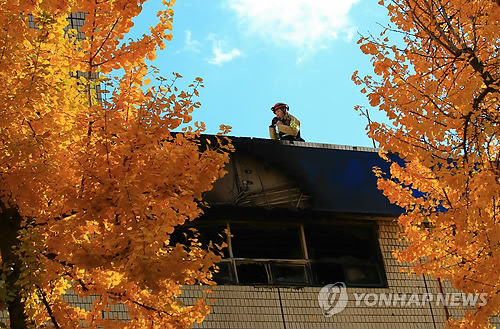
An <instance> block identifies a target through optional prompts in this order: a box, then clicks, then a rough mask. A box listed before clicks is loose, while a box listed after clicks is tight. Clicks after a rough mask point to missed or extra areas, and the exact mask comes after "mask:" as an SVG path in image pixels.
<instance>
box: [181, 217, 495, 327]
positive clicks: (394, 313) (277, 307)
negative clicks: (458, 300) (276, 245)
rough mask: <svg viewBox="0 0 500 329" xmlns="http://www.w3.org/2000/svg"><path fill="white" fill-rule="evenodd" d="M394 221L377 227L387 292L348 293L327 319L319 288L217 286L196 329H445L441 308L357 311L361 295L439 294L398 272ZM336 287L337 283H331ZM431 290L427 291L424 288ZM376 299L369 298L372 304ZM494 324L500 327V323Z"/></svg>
mask: <svg viewBox="0 0 500 329" xmlns="http://www.w3.org/2000/svg"><path fill="white" fill-rule="evenodd" d="M397 229H398V227H397V225H396V223H394V222H389V221H380V222H379V232H380V235H379V241H380V247H381V250H382V254H383V257H384V263H385V269H386V273H387V281H388V288H347V293H348V297H349V300H348V303H347V306H346V308H345V309H344V310H343V311H342V312H340V313H338V314H335V315H333V316H331V317H325V316H324V315H323V313H322V309H321V308H320V307H319V304H318V293H319V291H320V289H321V287H302V288H291V287H288V288H287V287H280V288H276V287H253V286H229V285H226V286H222V285H221V286H218V287H216V288H215V295H214V297H213V299H212V301H211V305H212V311H211V314H210V315H208V316H207V318H206V319H205V321H204V322H203V323H201V324H197V325H196V326H195V327H198V328H287V329H290V328H342V329H358V328H359V329H361V328H363V329H365V328H366V329H368V328H373V329H375V328H376V329H378V328H380V329H391V328H394V329H396V328H398V329H410V328H426V329H427V328H429V329H434V328H443V327H444V323H445V321H446V316H445V310H444V307H443V306H442V305H439V306H436V305H435V303H431V304H429V303H425V304H423V303H419V304H423V305H422V306H417V305H411V306H409V307H401V306H400V305H401V303H398V305H399V306H396V307H393V306H392V304H391V306H385V304H383V305H382V306H365V305H364V303H363V302H361V303H360V305H359V306H356V299H355V297H354V294H358V296H359V294H362V293H376V294H379V293H387V294H388V293H393V294H394V293H398V294H403V293H406V294H407V299H406V301H408V300H409V296H410V295H411V294H412V293H417V294H425V293H430V294H434V295H436V294H438V293H439V292H440V289H439V285H438V282H437V280H435V279H432V278H429V277H426V278H425V279H424V278H422V277H418V278H417V277H415V276H414V275H410V276H409V275H408V274H406V273H401V272H400V266H399V265H398V263H397V262H396V260H394V258H393V256H392V251H393V250H395V249H398V248H399V247H400V246H401V245H400V242H399V241H398V240H397V239H395V238H394V236H395V234H396V232H397ZM332 283H335V282H332ZM426 286H427V287H426ZM443 289H444V293H445V294H446V293H453V292H455V291H454V290H452V289H451V287H450V285H449V284H446V283H443ZM184 294H185V302H186V303H191V302H194V300H195V299H196V297H198V296H201V294H200V293H199V289H198V288H195V287H187V288H186V291H185V293H184ZM372 300H373V299H371V301H372ZM448 312H449V314H450V315H451V316H452V317H457V318H459V317H461V316H462V315H463V310H460V309H458V308H457V307H448ZM494 322H495V323H497V325H498V324H500V321H498V318H497V320H496V321H494Z"/></svg>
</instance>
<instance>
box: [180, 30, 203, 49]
mask: <svg viewBox="0 0 500 329" xmlns="http://www.w3.org/2000/svg"><path fill="white" fill-rule="evenodd" d="M184 33H185V35H186V37H185V38H184V48H183V50H186V51H192V52H196V53H199V52H200V47H201V42H199V41H198V40H193V38H192V35H191V31H189V30H186V31H184Z"/></svg>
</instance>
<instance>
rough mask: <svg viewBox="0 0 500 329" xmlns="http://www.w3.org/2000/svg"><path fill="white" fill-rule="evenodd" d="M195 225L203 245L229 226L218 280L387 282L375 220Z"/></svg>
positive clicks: (357, 284)
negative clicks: (326, 222) (323, 222)
mask: <svg viewBox="0 0 500 329" xmlns="http://www.w3.org/2000/svg"><path fill="white" fill-rule="evenodd" d="M197 228H198V231H199V232H200V237H199V240H200V241H201V242H202V244H203V245H204V246H206V245H208V241H209V240H212V241H214V242H215V241H218V242H217V243H220V242H221V237H220V233H221V232H223V231H224V229H226V228H228V229H229V230H230V232H231V236H230V237H225V239H227V240H226V242H227V244H228V246H229V247H228V248H227V249H226V250H224V258H223V259H222V261H221V262H220V263H219V264H218V266H219V272H218V273H216V274H215V280H216V281H217V283H219V284H243V285H298V286H305V285H325V284H328V283H335V282H345V283H346V285H347V286H351V287H361V286H366V287H385V286H386V285H387V283H386V278H385V272H384V266H383V261H382V256H381V253H380V247H379V243H378V236H377V225H376V224H375V223H366V222H360V223H357V224H352V223H342V224H340V223H336V224H302V223H295V224H283V223H276V222H265V223H264V222H244V223H243V222H226V223H224V224H221V223H217V224H213V225H210V223H209V222H206V223H204V225H200V226H199V227H197ZM179 232H182V233H176V234H177V236H182V238H184V239H185V238H186V236H189V234H188V235H186V234H185V233H184V232H183V231H182V230H179Z"/></svg>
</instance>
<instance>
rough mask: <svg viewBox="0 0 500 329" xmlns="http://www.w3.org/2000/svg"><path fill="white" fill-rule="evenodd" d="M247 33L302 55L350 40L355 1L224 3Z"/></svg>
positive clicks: (247, 0) (235, 0)
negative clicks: (290, 47)
mask: <svg viewBox="0 0 500 329" xmlns="http://www.w3.org/2000/svg"><path fill="white" fill-rule="evenodd" d="M226 1H227V4H228V6H229V7H230V8H231V9H233V10H234V11H235V12H236V13H237V14H238V17H239V19H240V20H241V22H242V23H244V24H245V25H246V26H247V27H248V30H249V32H250V33H256V34H258V35H260V36H261V37H264V38H266V39H270V40H272V41H273V42H275V43H277V44H288V45H292V46H294V47H297V48H299V49H300V50H302V51H304V52H309V51H314V50H315V49H318V48H321V47H324V46H325V44H326V43H327V42H328V41H331V40H335V39H337V38H339V37H341V36H342V37H344V38H346V39H348V40H350V38H352V35H353V32H352V31H353V29H354V27H353V26H352V24H351V23H350V22H349V17H348V14H349V10H350V9H351V7H352V6H353V5H354V4H355V3H357V2H358V1H359V0H226Z"/></svg>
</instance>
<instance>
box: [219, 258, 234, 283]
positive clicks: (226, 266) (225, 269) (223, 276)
mask: <svg viewBox="0 0 500 329" xmlns="http://www.w3.org/2000/svg"><path fill="white" fill-rule="evenodd" d="M217 266H218V267H219V272H217V273H214V280H215V282H217V284H227V283H236V280H235V278H234V276H233V270H232V264H231V263H229V262H220V263H218V264H217Z"/></svg>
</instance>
